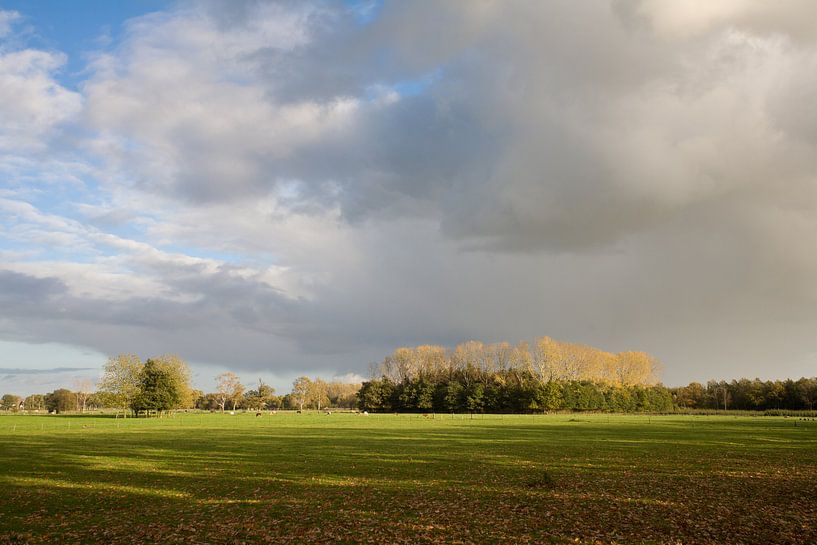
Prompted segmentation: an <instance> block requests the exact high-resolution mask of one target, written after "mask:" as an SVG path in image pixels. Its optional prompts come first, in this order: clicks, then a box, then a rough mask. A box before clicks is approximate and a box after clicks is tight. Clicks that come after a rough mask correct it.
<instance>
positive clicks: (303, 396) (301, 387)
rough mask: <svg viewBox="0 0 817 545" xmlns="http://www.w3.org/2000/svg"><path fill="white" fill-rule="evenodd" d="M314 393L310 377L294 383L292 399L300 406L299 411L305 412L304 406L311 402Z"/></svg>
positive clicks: (301, 378) (297, 379) (298, 379)
mask: <svg viewBox="0 0 817 545" xmlns="http://www.w3.org/2000/svg"><path fill="white" fill-rule="evenodd" d="M311 391H312V381H311V380H309V377H298V378H296V379H295V382H293V383H292V394H291V395H292V399H293V400H294V402H295V403H296V404H297V405H298V410H299V411H303V410H304V405H305V404H306V403H307V402H308V401H309V395H310V393H311Z"/></svg>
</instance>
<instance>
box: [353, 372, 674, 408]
mask: <svg viewBox="0 0 817 545" xmlns="http://www.w3.org/2000/svg"><path fill="white" fill-rule="evenodd" d="M483 378H484V381H483ZM358 407H359V408H360V410H364V411H373V412H457V413H459V412H491V413H529V412H545V411H559V410H571V411H610V412H669V411H672V410H673V408H674V404H673V401H672V394H671V393H670V390H669V389H668V388H665V387H664V386H660V385H653V386H641V385H615V384H603V383H599V382H590V381H567V382H563V381H555V380H553V381H548V382H542V381H540V380H539V379H538V378H537V377H534V376H533V375H531V374H529V373H527V372H520V373H508V372H497V373H494V374H492V375H491V376H490V377H478V380H464V377H463V376H461V375H455V376H453V377H450V378H446V379H440V380H439V381H433V380H430V379H427V378H417V379H413V380H412V379H409V380H405V381H403V382H400V383H395V382H393V381H392V380H391V379H389V378H381V379H374V380H370V381H367V382H364V383H363V385H362V387H361V389H360V392H359V393H358Z"/></svg>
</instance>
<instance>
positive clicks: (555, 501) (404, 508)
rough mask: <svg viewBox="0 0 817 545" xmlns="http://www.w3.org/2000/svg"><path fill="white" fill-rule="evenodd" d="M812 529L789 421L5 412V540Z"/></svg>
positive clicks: (814, 499)
mask: <svg viewBox="0 0 817 545" xmlns="http://www.w3.org/2000/svg"><path fill="white" fill-rule="evenodd" d="M795 422H797V424H798V425H797V426H795ZM69 424H70V429H69ZM815 521H817V422H802V421H796V420H795V419H791V418H787V419H784V418H770V417H766V418H748V417H733V416H729V417H714V416H676V417H671V416H667V417H655V416H653V417H647V416H611V417H608V416H605V415H584V414H581V415H555V416H502V417H500V416H487V415H486V416H484V417H475V418H474V419H469V418H468V417H464V418H463V417H459V416H458V417H456V418H452V417H451V416H450V415H448V416H443V417H441V416H439V415H438V416H437V417H436V418H435V419H431V418H424V417H422V416H419V415H400V416H395V415H370V416H362V415H352V414H334V415H331V416H326V415H322V414H321V415H319V414H302V415H298V414H281V413H279V414H277V415H267V416H264V417H262V418H256V417H255V416H254V415H253V414H237V415H234V416H230V415H212V414H204V415H197V414H183V415H178V416H176V417H174V418H165V419H150V420H146V419H141V420H131V419H129V420H126V421H122V420H114V419H112V418H103V417H88V416H0V543H3V544H7V543H42V544H58V543H104V544H119V543H122V544H124V543H199V544H203V543H210V544H225V543H551V542H552V543H562V542H571V543H574V542H576V540H578V541H579V542H582V543H678V542H681V543H817V523H815Z"/></svg>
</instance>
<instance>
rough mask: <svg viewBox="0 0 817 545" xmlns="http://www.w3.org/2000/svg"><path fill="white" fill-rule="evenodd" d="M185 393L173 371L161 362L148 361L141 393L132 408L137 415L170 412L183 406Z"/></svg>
mask: <svg viewBox="0 0 817 545" xmlns="http://www.w3.org/2000/svg"><path fill="white" fill-rule="evenodd" d="M185 393H186V392H185V389H184V385H183V384H182V383H181V382H180V381H179V380H178V377H177V376H175V375H174V373H173V371H172V370H171V369H169V368H168V367H167V366H165V365H163V364H162V363H161V362H159V361H156V360H152V359H148V361H146V362H145V366H144V368H143V369H142V373H141V375H140V382H139V393H138V394H137V395H136V397H134V399H133V401H132V405H131V408H132V409H133V410H134V411H135V412H137V413H138V412H139V411H159V412H165V411H170V410H173V409H176V408H178V407H180V406H181V405H182V403H183V402H184V401H185V400H184V395H185Z"/></svg>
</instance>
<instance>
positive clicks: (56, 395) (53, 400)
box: [45, 388, 76, 413]
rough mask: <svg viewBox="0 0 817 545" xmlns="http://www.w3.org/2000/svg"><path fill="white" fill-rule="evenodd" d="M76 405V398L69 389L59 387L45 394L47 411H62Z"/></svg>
mask: <svg viewBox="0 0 817 545" xmlns="http://www.w3.org/2000/svg"><path fill="white" fill-rule="evenodd" d="M75 406H76V398H75V397H74V394H73V393H71V391H70V390H66V389H65V388H60V389H59V390H54V391H53V392H51V393H50V394H46V396H45V408H46V409H48V410H49V412H55V413H64V412H67V411H70V410H71V409H73V408H74V407H75Z"/></svg>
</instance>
